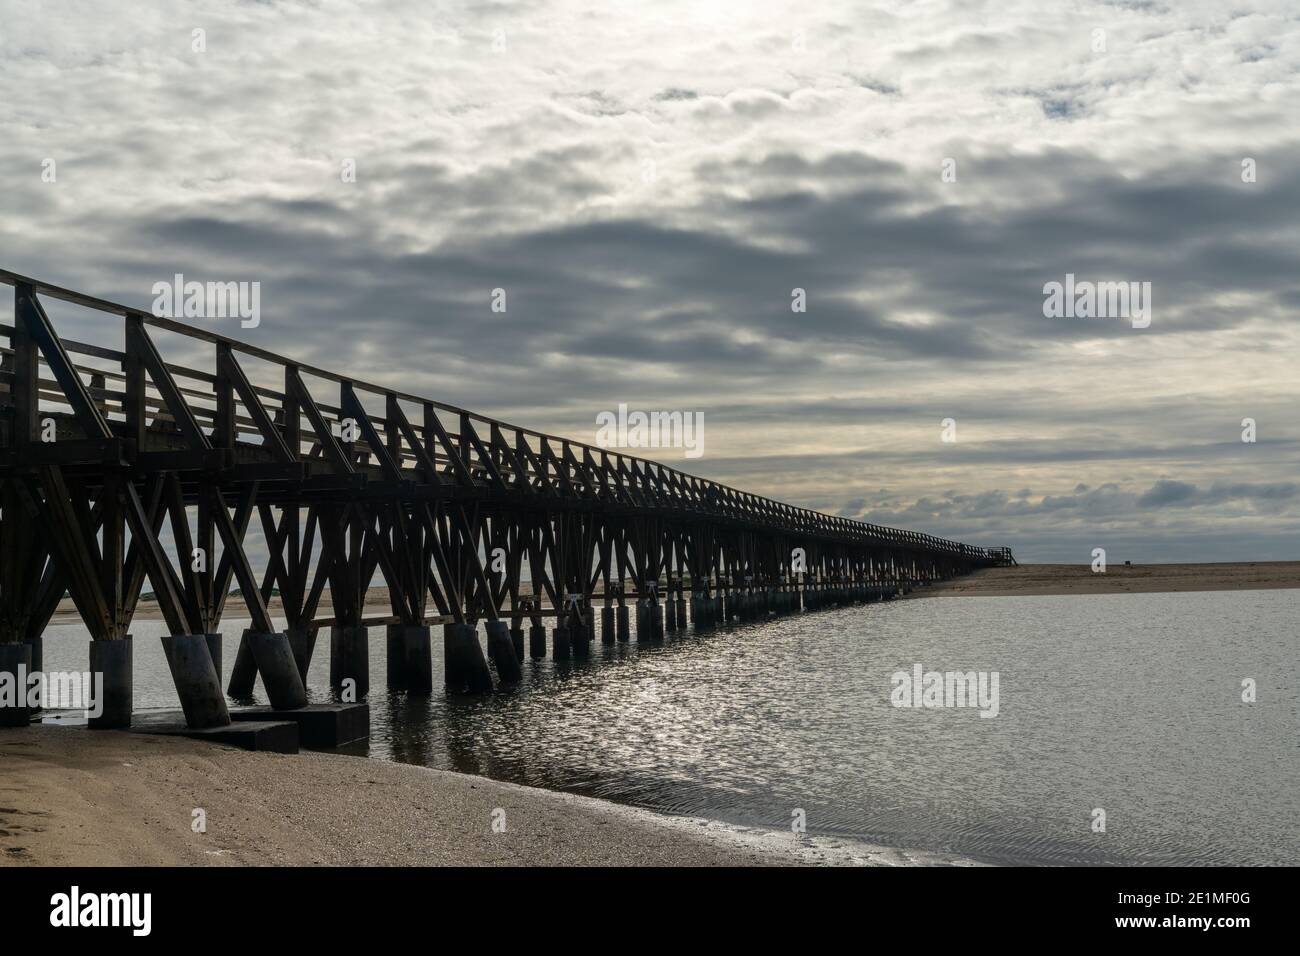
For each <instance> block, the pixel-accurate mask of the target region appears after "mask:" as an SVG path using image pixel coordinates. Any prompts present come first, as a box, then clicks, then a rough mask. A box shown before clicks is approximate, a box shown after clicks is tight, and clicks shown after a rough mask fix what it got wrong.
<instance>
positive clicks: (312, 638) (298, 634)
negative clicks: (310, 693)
mask: <svg viewBox="0 0 1300 956" xmlns="http://www.w3.org/2000/svg"><path fill="white" fill-rule="evenodd" d="M286 633H287V634H288V636H289V648H290V650H292V651H293V660H294V663H295V664H297V665H298V676H299V677H301V678H302V683H303V686H304V687H305V686H306V685H307V671H309V670H310V669H311V656H312V654H313V653H315V651H316V629H315V628H313V627H291V628H289V630H288V631H287V632H286Z"/></svg>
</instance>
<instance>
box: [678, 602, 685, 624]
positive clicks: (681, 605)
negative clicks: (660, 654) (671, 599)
mask: <svg viewBox="0 0 1300 956" xmlns="http://www.w3.org/2000/svg"><path fill="white" fill-rule="evenodd" d="M677 629H678V630H679V631H684V630H686V598H684V597H679V598H678V599H677Z"/></svg>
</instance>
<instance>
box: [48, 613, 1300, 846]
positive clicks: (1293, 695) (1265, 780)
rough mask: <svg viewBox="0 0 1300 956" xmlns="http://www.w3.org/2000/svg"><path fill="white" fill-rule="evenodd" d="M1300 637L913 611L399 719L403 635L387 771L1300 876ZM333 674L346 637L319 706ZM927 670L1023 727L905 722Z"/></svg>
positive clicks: (381, 704) (321, 654)
mask: <svg viewBox="0 0 1300 956" xmlns="http://www.w3.org/2000/svg"><path fill="white" fill-rule="evenodd" d="M1297 622H1300V591H1242V592H1207V593H1198V594H1150V595H1094V596H1084V597H1016V598H951V599H937V600H917V601H903V602H896V603H890V604H878V605H871V606H868V607H860V608H852V609H844V610H839V611H826V612H821V613H818V614H814V615H804V616H800V617H796V618H788V619H785V620H781V621H776V622H774V623H769V624H762V625H745V626H733V627H730V628H726V629H720V630H718V631H715V632H712V633H709V634H702V635H696V634H694V633H693V632H688V633H687V634H686V635H683V636H680V637H677V638H669V639H668V640H667V641H665V642H664V643H663V644H661V645H658V646H653V645H648V646H644V647H638V646H637V645H636V644H635V642H634V643H632V644H631V645H623V646H615V647H611V648H605V647H602V646H601V645H600V643H599V640H598V641H597V643H596V644H594V645H593V647H592V656H591V659H590V661H588V662H582V663H574V664H561V665H555V664H553V663H552V662H551V661H549V660H546V661H542V662H538V663H532V662H529V663H526V664H525V667H524V674H525V680H524V684H523V685H522V686H521V687H520V688H519V689H518V690H517V691H513V692H506V693H501V694H498V695H496V696H495V697H492V698H490V699H487V700H467V699H458V698H450V699H449V698H447V697H445V696H444V695H442V694H441V693H438V694H436V695H435V696H434V697H432V698H430V699H425V700H407V699H406V698H405V696H404V695H401V694H389V693H388V692H386V691H385V690H383V683H384V663H383V646H384V637H383V630H382V628H378V629H375V630H373V631H372V633H371V652H372V654H371V665H372V666H371V675H372V676H371V681H372V686H373V687H375V688H376V690H373V691H372V693H371V695H370V703H371V710H372V714H371V720H372V735H373V736H372V739H371V743H370V748H369V752H370V754H371V755H372V756H375V757H380V758H386V759H392V760H398V761H404V762H409V763H419V764H426V765H428V766H431V767H438V768H442V769H449V770H459V771H465V772H470V773H477V774H484V775H486V776H489V777H495V778H498V779H502V780H510V781H515V782H518V783H524V784H529V785H532V786H539V787H546V788H551V789H558V790H568V791H573V792H578V793H583V794H588V795H591V796H597V797H604V798H607V799H611V800H617V801H620V802H625V803H630V804H635V805H637V806H642V807H646V808H649V809H652V810H659V811H663V812H667V813H675V814H688V815H692V816H702V817H708V818H712V819H716V820H722V821H726V822H730V823H739V824H747V825H759V826H767V827H772V828H775V829H787V830H788V828H789V826H790V821H791V814H792V812H793V810H794V809H795V808H800V809H802V810H804V811H805V812H806V815H807V826H808V831H809V832H810V833H814V834H817V833H822V834H834V835H838V836H844V837H855V838H860V839H863V840H866V841H869V842H873V843H879V844H884V845H889V846H899V847H909V848H915V849H921V850H934V851H947V852H955V853H961V854H965V855H968V856H973V857H977V858H983V859H989V860H1002V861H1020V862H1040V863H1174V864H1213V863H1243V864H1279V863H1289V864H1296V863H1300V827H1298V826H1297V821H1300V691H1298V686H1300V685H1298V683H1297V677H1298V676H1300V647H1298V645H1297V633H1296V631H1297ZM243 626H244V623H243V622H236V621H229V622H227V625H226V628H225V631H226V640H225V651H224V654H225V664H226V669H227V673H228V670H229V665H230V663H231V662H232V661H233V660H234V653H235V645H236V642H237V640H238V635H239V631H240V629H241V628H242V627H243ZM161 630H162V625H161V624H153V623H151V624H140V625H138V626H137V627H136V628H135V640H136V707H137V709H144V708H150V707H169V708H174V707H177V706H178V703H177V700H176V696H175V692H174V691H173V690H172V687H171V683H170V678H169V677H168V675H167V670H166V664H165V661H164V659H163V656H162V652H161V648H160V646H159V644H158V642H157V641H156V640H154V639H153V638H155V637H156V636H158V635H159V634H160V633H161ZM434 645H435V669H436V671H435V672H436V673H438V674H440V673H441V666H442V665H441V640H440V638H439V636H438V634H437V632H435V641H434ZM328 655H329V645H328V637H327V635H322V638H321V640H320V641H319V642H318V645H317V654H316V658H315V659H314V661H313V664H312V671H311V675H310V681H309V683H310V685H311V688H312V691H313V694H314V696H315V697H316V698H318V699H328V689H327V686H326V684H327V680H328V664H329V662H328ZM85 660H86V651H85V633H84V631H83V630H82V629H81V628H80V627H66V628H53V629H52V633H50V634H49V636H48V637H47V640H46V661H47V667H49V668H51V669H56V668H62V669H73V668H84V666H85ZM914 663H921V664H922V665H924V667H925V668H926V669H927V670H930V669H933V670H962V671H970V670H974V671H997V672H998V673H999V697H1000V713H999V715H998V716H997V717H996V718H991V719H990V718H981V717H980V716H979V713H978V711H977V710H975V709H942V710H924V709H915V710H913V709H899V708H895V707H893V706H891V704H890V689H891V683H890V675H891V674H893V673H894V672H895V671H898V670H907V671H910V670H911V668H912V665H913V664H914ZM1246 677H1250V678H1254V679H1255V681H1256V682H1257V685H1258V701H1257V702H1256V703H1253V704H1246V703H1243V702H1242V701H1241V681H1242V679H1243V678H1246ZM259 691H260V685H259ZM1098 807H1099V808H1103V809H1104V810H1105V811H1106V814H1107V820H1106V832H1105V833H1104V834H1098V833H1093V832H1092V829H1091V822H1092V811H1093V809H1094V808H1098Z"/></svg>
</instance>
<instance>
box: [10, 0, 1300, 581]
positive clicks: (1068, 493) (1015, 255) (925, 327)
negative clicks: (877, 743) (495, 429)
mask: <svg viewBox="0 0 1300 956" xmlns="http://www.w3.org/2000/svg"><path fill="white" fill-rule="evenodd" d="M590 7H591V8H592V9H587V5H581V4H577V3H561V2H535V3H518V4H515V3H506V2H497V3H473V2H470V3H432V4H431V3H424V2H399V0H393V2H386V3H378V2H330V0H321V2H315V3H312V2H262V3H252V2H244V3H221V4H217V3H207V4H205V3H182V2H159V3H152V4H149V5H147V7H144V6H139V7H137V6H135V5H133V6H132V7H131V13H130V16H129V17H128V16H125V15H124V12H123V11H124V8H122V7H120V6H119V5H116V4H103V3H92V2H72V0H69V2H64V3H58V4H55V3H40V2H30V0H0V267H3V268H7V269H10V270H13V271H17V272H22V273H27V274H31V275H35V276H38V277H40V278H43V279H46V280H48V281H51V282H55V283H59V284H64V285H70V286H73V287H75V288H78V289H81V290H83V291H87V292H91V293H94V294H98V295H101V296H104V297H107V298H113V299H119V300H123V301H126V302H129V303H137V304H139V305H140V306H141V307H142V308H148V307H149V305H150V304H151V302H152V295H151V288H152V286H153V284H154V283H155V282H157V281H160V280H166V279H170V277H171V276H172V275H173V274H174V273H178V272H179V273H183V274H184V275H185V276H186V277H187V278H189V279H200V280H223V281H225V280H236V281H250V282H251V281H256V282H260V283H261V288H262V300H261V309H262V321H261V325H260V326H259V327H258V328H256V329H247V330H245V329H240V328H239V327H238V323H237V322H234V321H232V320H225V321H224V322H223V321H222V320H210V321H212V322H213V323H214V324H215V325H216V326H217V327H218V328H219V330H220V331H223V332H226V333H228V334H232V335H236V336H238V337H241V338H243V339H246V340H248V341H252V342H255V343H256V344H258V345H261V346H264V347H267V348H271V349H275V350H278V351H282V352H288V353H291V354H293V355H295V356H298V357H300V358H301V359H302V360H304V361H307V362H311V363H314V364H319V365H324V366H329V367H335V368H339V369H346V370H350V371H351V372H352V374H354V375H356V376H357V377H359V378H362V379H367V380H370V381H375V382H379V383H384V384H391V385H394V386H399V387H402V388H404V389H406V390H408V391H413V392H419V393H422V394H426V395H428V396H430V397H432V398H437V399H440V400H443V401H448V402H453V403H456V404H460V405H464V406H467V407H470V408H473V409H475V410H477V411H481V412H483V413H485V414H490V415H494V416H497V417H501V418H504V419H506V420H508V421H512V422H518V423H520V424H525V425H530V426H533V427H537V428H541V429H546V430H551V431H554V432H557V433H561V434H565V435H569V436H572V437H574V438H579V439H582V440H586V441H592V440H594V437H595V421H596V415H597V413H598V412H600V411H603V410H607V409H614V408H616V407H617V405H618V404H619V403H620V402H626V403H628V404H629V405H631V406H632V407H633V408H641V409H647V410H654V409H662V410H674V409H676V410H683V411H695V412H701V413H703V415H704V422H705V452H704V455H703V457H701V458H699V459H695V460H691V461H684V460H683V457H682V452H680V451H672V450H667V451H664V452H663V453H661V454H659V455H658V457H660V458H661V459H662V460H665V461H669V462H675V463H677V464H680V465H683V466H684V467H686V468H687V470H690V471H693V472H695V473H698V474H701V475H704V476H707V477H711V478H716V479H719V480H723V481H726V482H728V483H730V484H734V485H737V486H739V487H742V488H744V489H746V490H749V491H753V492H756V493H762V494H767V495H770V496H773V497H777V498H781V499H783V500H786V501H790V502H793V503H796V504H800V505H805V506H810V507H814V508H819V509H822V510H825V511H829V512H833V513H836V514H843V515H848V516H853V517H860V518H863V519H865V520H870V521H874V522H878V523H882V524H892V525H900V526H905V527H913V528H917V529H922V530H926V531H930V532H932V533H936V534H942V535H946V536H952V537H956V538H960V539H962V540H966V541H970V542H972V543H977V544H987V545H1001V544H1007V545H1011V546H1012V547H1013V548H1015V550H1016V551H1017V553H1018V554H1019V556H1021V557H1022V558H1027V559H1030V560H1060V561H1071V562H1086V561H1088V560H1089V552H1090V550H1091V549H1092V548H1094V547H1099V546H1101V547H1106V548H1107V549H1108V551H1109V553H1110V559H1111V560H1112V561H1115V560H1122V559H1124V558H1131V559H1133V560H1143V561H1145V560H1216V559H1220V560H1240V559H1252V558H1259V559H1297V558H1300V469H1297V464H1298V463H1300V425H1298V424H1297V416H1298V415H1300V403H1298V402H1297V397H1298V396H1300V384H1298V381H1300V327H1298V326H1297V322H1296V318H1295V316H1296V313H1297V309H1300V242H1298V240H1300V150H1298V149H1297V147H1298V146H1300V109H1298V108H1297V105H1296V104H1297V102H1300V83H1298V82H1297V77H1298V73H1297V70H1298V69H1300V12H1298V10H1297V8H1296V6H1295V5H1294V3H1286V2H1270V0H1253V2H1238V3H1233V4H1224V3H1215V2H1200V0H1191V2H1186V0H1184V2H1177V3H1174V2H1170V3H1161V2H1155V0H1152V2H1141V0H1130V2H1116V3H1093V2H1078V3H1069V2H1067V3H1049V2H1046V0H1038V2H1034V3H1023V2H1017V0H998V2H989V3H979V2H960V3H948V2H925V0H922V2H909V3H902V2H897V3H892V2H887V3H870V2H850V3H839V2H818V3H816V4H812V3H807V2H800V3H783V2H746V3H740V2H736V3H708V2H698V0H694V2H683V3H670V2H655V3H619V2H607V3H602V4H592V5H590ZM196 30H201V31H203V32H202V33H201V34H196V33H195V31H196ZM48 160H53V161H54V163H53V167H52V168H53V169H54V170H55V175H54V176H53V177H51V176H49V175H48V173H47V170H48V169H50V168H51V166H50V164H49V163H48V162H47V161H48ZM1245 161H1249V162H1245ZM1244 162H1245V165H1246V166H1248V167H1250V168H1252V169H1253V171H1254V175H1253V177H1251V176H1249V175H1247V176H1243V173H1244V172H1245V169H1244V167H1243V163H1244ZM349 166H355V170H356V175H355V181H346V180H348V179H349V178H350V177H347V176H345V175H343V171H344V169H345V168H347V167H349ZM945 170H947V171H948V173H949V175H947V176H945V175H944V173H945ZM51 178H53V181H52V182H51V181H48V180H49V179H51ZM1252 178H1253V180H1254V181H1244V180H1249V179H1252ZM1067 273H1072V274H1074V275H1076V276H1077V277H1078V279H1079V280H1087V281H1125V282H1149V283H1151V289H1152V302H1153V310H1152V321H1151V324H1150V327H1149V328H1144V329H1135V328H1133V325H1132V323H1131V322H1129V321H1127V320H1123V319H1102V318H1048V317H1045V316H1044V314H1043V303H1044V295H1043V286H1044V284H1045V283H1048V282H1052V281H1063V280H1064V278H1065V276H1066V274H1067ZM796 288H799V289H804V290H805V291H806V296H807V311H806V312H804V313H796V312H793V311H792V308H791V302H792V298H791V297H792V290H794V289H796ZM493 289H503V290H505V292H506V311H505V312H504V313H499V312H493V311H492V309H491V301H492V290H493ZM3 308H4V310H6V311H8V310H9V309H10V308H11V303H8V302H6V303H5V305H4V306H3ZM52 311H54V315H55V318H56V322H57V324H58V325H59V327H60V330H61V331H63V332H64V334H67V335H69V336H74V337H77V338H81V339H83V340H92V341H102V342H104V343H105V344H111V345H116V346H119V347H120V345H121V341H120V335H121V330H120V324H119V323H115V322H105V321H104V320H103V319H102V318H95V319H93V320H92V319H90V318H89V317H87V316H86V315H85V314H79V313H76V312H75V311H68V310H62V309H60V310H52ZM163 344H164V343H162V342H160V345H163ZM169 358H175V359H176V360H180V358H181V357H180V356H175V355H174V354H169ZM196 364H202V359H201V358H200V359H199V360H198V361H196ZM209 364H210V363H209ZM268 384H269V383H268ZM947 418H951V419H953V420H954V421H955V423H956V439H957V440H956V441H955V442H944V441H943V440H942V427H941V422H942V421H943V420H944V419H947ZM1244 418H1252V419H1254V420H1255V422H1256V427H1257V441H1255V442H1254V443H1245V442H1243V441H1242V420H1243V419H1244Z"/></svg>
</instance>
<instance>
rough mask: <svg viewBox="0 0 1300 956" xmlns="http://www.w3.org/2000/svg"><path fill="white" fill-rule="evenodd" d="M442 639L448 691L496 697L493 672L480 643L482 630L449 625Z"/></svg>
mask: <svg viewBox="0 0 1300 956" xmlns="http://www.w3.org/2000/svg"><path fill="white" fill-rule="evenodd" d="M442 637H443V675H444V678H445V679H446V683H447V689H448V690H449V691H451V692H452V693H454V694H463V693H469V694H490V693H492V672H491V671H489V670H488V663H487V658H486V657H484V656H483V646H482V645H481V644H479V642H478V630H477V629H476V628H475V627H474V626H473V625H472V624H445V625H443V629H442Z"/></svg>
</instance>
